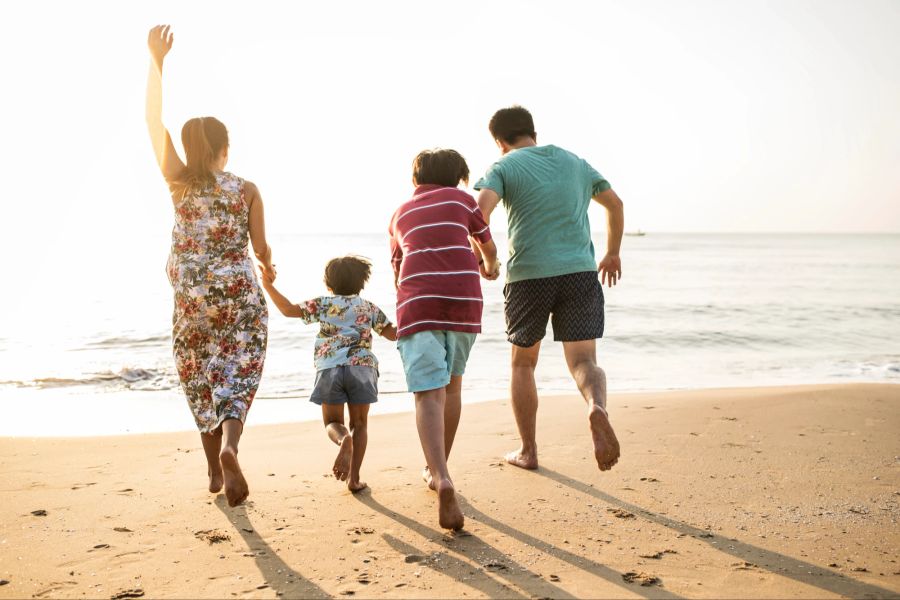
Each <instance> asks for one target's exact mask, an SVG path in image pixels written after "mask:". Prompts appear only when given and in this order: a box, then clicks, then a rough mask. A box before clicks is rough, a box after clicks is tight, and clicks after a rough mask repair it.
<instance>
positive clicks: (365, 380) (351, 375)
mask: <svg viewBox="0 0 900 600" xmlns="http://www.w3.org/2000/svg"><path fill="white" fill-rule="evenodd" d="M309 401H310V402H314V403H315V404H372V403H373V402H377V401H378V370H377V369H375V367H361V366H351V365H342V366H340V367H332V368H330V369H322V370H321V371H317V372H316V385H315V387H314V388H313V391H312V394H310V396H309Z"/></svg>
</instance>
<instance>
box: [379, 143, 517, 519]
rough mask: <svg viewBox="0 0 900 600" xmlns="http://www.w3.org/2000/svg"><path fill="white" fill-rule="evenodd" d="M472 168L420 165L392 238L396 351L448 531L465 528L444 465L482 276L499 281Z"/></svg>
mask: <svg viewBox="0 0 900 600" xmlns="http://www.w3.org/2000/svg"><path fill="white" fill-rule="evenodd" d="M468 180H469V167H468V166H467V165H466V161H465V159H464V158H463V157H462V156H461V155H460V154H459V153H458V152H456V151H455V150H426V151H424V152H420V153H419V155H418V156H416V158H415V160H414V161H413V184H414V185H415V186H416V190H415V193H414V195H413V197H412V198H411V199H410V200H407V201H406V202H404V203H403V204H401V205H400V207H399V208H398V209H397V211H396V212H395V213H394V216H393V218H392V219H391V225H390V228H389V233H390V236H391V262H392V263H393V266H394V278H395V282H396V286H397V338H398V339H397V347H398V348H399V350H400V357H401V359H402V360H403V369H404V371H405V372H406V382H407V385H408V387H409V391H411V392H413V393H414V394H415V397H416V426H417V428H418V431H419V440H420V441H421V443H422V450H423V451H424V453H425V461H426V463H427V465H428V466H427V467H426V469H425V472H424V473H423V477H424V478H425V480H426V482H428V485H429V487H431V488H432V489H434V490H436V491H437V493H438V520H439V522H440V524H441V527H444V528H446V529H460V528H462V526H463V522H464V519H463V514H462V511H461V510H460V509H459V504H458V503H457V501H456V496H455V491H454V488H453V482H452V481H451V480H450V473H449V471H448V470H447V458H448V457H449V455H450V448H451V446H452V445H453V439H454V437H455V436H456V428H457V426H458V425H459V415H460V409H461V396H462V394H461V390H462V375H463V372H464V371H465V366H466V360H467V359H468V357H469V351H470V350H471V349H472V345H473V344H474V343H475V336H476V334H478V333H480V332H481V309H482V299H481V281H480V277H484V278H485V279H489V280H494V279H497V277H498V276H499V274H500V264H499V262H498V261H497V247H496V246H495V245H494V242H493V240H492V239H491V232H490V228H489V227H488V225H487V223H486V222H485V220H484V217H483V216H482V214H481V210H480V209H479V208H478V205H477V204H476V203H475V199H474V198H473V197H472V196H470V195H469V194H467V193H466V192H464V191H462V190H460V189H458V188H457V186H458V185H459V183H460V182H461V181H462V182H465V183H468Z"/></svg>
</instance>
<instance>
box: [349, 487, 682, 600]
mask: <svg viewBox="0 0 900 600" xmlns="http://www.w3.org/2000/svg"><path fill="white" fill-rule="evenodd" d="M356 498H357V499H358V500H359V501H360V502H361V503H363V504H365V505H366V506H367V507H369V508H371V509H372V510H375V511H377V512H380V513H381V514H383V515H384V516H386V517H388V518H390V519H393V520H394V521H396V522H397V523H399V524H400V525H402V526H404V527H406V528H407V529H409V530H411V531H413V532H415V533H417V534H419V535H420V536H422V537H423V538H425V539H427V540H441V542H442V544H443V546H444V547H445V548H446V549H447V551H448V552H447V553H443V552H442V553H435V555H432V556H431V557H426V556H424V555H423V553H422V552H421V551H417V549H416V548H415V547H414V546H412V545H410V544H408V543H406V542H403V541H401V540H398V539H397V538H395V537H393V536H390V535H387V534H384V535H382V537H383V538H384V540H385V542H387V543H388V545H390V546H391V547H392V548H394V549H395V550H396V551H397V552H400V553H403V554H405V555H407V556H409V555H418V556H420V557H422V558H424V560H422V561H421V563H420V564H422V565H423V566H427V567H429V568H432V569H434V570H436V571H438V572H440V573H443V574H444V575H447V576H450V577H453V578H454V579H456V580H457V581H459V582H460V583H462V584H463V585H467V586H469V587H471V588H472V589H474V590H477V591H479V592H481V593H483V594H486V595H488V596H489V597H491V598H498V597H499V598H523V597H525V596H524V595H523V594H522V593H521V592H517V591H516V590H515V589H513V588H511V587H509V586H508V585H507V584H509V585H512V586H515V588H518V589H520V590H522V591H524V593H525V594H527V595H528V596H530V597H533V598H534V597H537V598H574V596H573V595H572V594H570V593H569V592H567V591H566V590H564V589H562V588H561V587H559V586H557V585H554V584H553V583H551V582H549V581H547V580H545V579H543V577H542V576H541V575H540V574H538V573H534V572H532V571H530V570H528V569H527V568H526V567H524V566H522V565H520V564H518V563H516V562H515V561H513V560H512V559H511V558H510V557H509V556H508V555H506V554H505V553H503V552H500V551H499V550H497V549H496V548H494V547H493V546H491V545H490V544H488V543H486V542H485V541H484V540H482V539H481V538H479V537H478V536H476V535H473V534H471V533H469V532H466V531H463V532H460V533H457V534H450V533H446V534H445V533H442V532H441V531H437V530H435V529H431V528H430V527H427V526H425V525H422V524H421V523H419V522H418V521H416V520H414V519H411V518H409V517H407V516H405V515H402V514H400V513H397V512H395V511H392V510H390V509H389V508H387V507H385V506H384V505H383V504H381V503H380V502H378V501H377V500H375V498H374V497H372V495H371V494H358V495H357V496H356ZM460 500H461V503H462V506H463V512H465V513H469V512H474V513H477V514H478V515H481V513H480V512H478V511H476V510H475V509H473V508H472V506H471V505H470V504H468V503H467V502H465V500H464V499H463V498H462V497H460ZM434 516H435V518H437V513H436V511H435V515H434ZM482 516H483V515H482ZM476 520H478V521H480V522H485V521H486V520H488V519H484V520H483V519H479V518H477V517H476ZM498 530H499V531H501V532H504V533H509V532H510V531H511V532H513V533H515V534H518V535H520V536H524V535H525V534H522V533H520V532H518V531H515V530H513V529H511V528H508V527H506V526H505V525H501V528H498ZM511 537H516V536H515V535H513V536H511ZM525 537H528V536H525ZM531 539H534V538H531ZM535 541H536V540H535ZM541 544H542V545H541V546H540V549H541V550H544V551H545V552H551V551H552V552H555V553H556V555H557V556H559V555H565V554H570V553H566V552H565V551H564V550H560V549H558V548H556V547H554V546H551V545H550V544H546V543H543V542H541ZM450 554H456V555H459V556H463V557H466V558H467V559H468V560H471V561H473V562H474V563H476V564H471V563H469V562H466V561H465V560H461V559H459V558H456V557H454V556H450ZM570 555H571V554H570ZM571 556H574V555H571ZM576 558H578V559H580V560H581V561H582V563H581V564H579V565H578V566H583V565H587V564H589V565H592V566H594V567H595V568H594V569H589V570H590V572H591V573H593V574H595V575H598V576H600V577H602V578H604V579H606V580H608V581H610V582H611V583H614V584H616V585H619V586H621V587H623V588H625V589H627V590H628V591H630V592H632V593H636V594H638V595H641V596H644V597H647V598H678V596H675V595H673V594H670V593H669V592H667V591H666V590H664V589H661V588H653V589H647V588H639V587H637V586H629V585H627V584H625V582H624V581H623V579H622V574H621V573H618V572H616V571H613V570H612V569H609V568H607V567H604V566H602V565H598V564H596V563H592V562H591V561H587V560H586V559H582V558H581V557H576ZM570 562H571V561H570ZM583 568H584V567H583ZM501 580H502V581H501ZM503 581H505V582H506V583H503Z"/></svg>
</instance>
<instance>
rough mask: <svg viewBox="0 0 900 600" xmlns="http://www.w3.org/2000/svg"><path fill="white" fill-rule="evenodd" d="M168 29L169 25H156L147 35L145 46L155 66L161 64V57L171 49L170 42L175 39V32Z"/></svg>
mask: <svg viewBox="0 0 900 600" xmlns="http://www.w3.org/2000/svg"><path fill="white" fill-rule="evenodd" d="M170 29H171V27H170V26H169V25H157V26H156V27H154V28H153V29H151V30H150V33H149V34H148V35H147V47H148V48H149V49H150V56H151V58H153V62H154V63H156V65H157V66H162V62H163V59H164V58H165V56H166V54H168V53H169V50H171V49H172V42H173V41H175V34H173V33H172V32H171V31H170Z"/></svg>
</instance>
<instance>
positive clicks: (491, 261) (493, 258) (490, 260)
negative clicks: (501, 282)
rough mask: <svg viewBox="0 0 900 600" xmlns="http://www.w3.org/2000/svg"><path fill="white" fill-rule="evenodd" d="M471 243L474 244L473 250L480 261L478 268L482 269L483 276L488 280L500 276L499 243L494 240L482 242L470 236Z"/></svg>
mask: <svg viewBox="0 0 900 600" xmlns="http://www.w3.org/2000/svg"><path fill="white" fill-rule="evenodd" d="M469 243H471V244H472V251H473V252H474V253H475V258H477V259H478V261H479V262H478V269H479V270H480V271H481V276H482V277H484V278H485V279H487V280H488V281H493V280H495V279H497V278H498V277H500V261H499V260H497V245H496V244H495V243H494V240H488V241H487V242H485V243H481V242H479V241H478V240H477V239H475V238H474V237H470V238H469Z"/></svg>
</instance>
